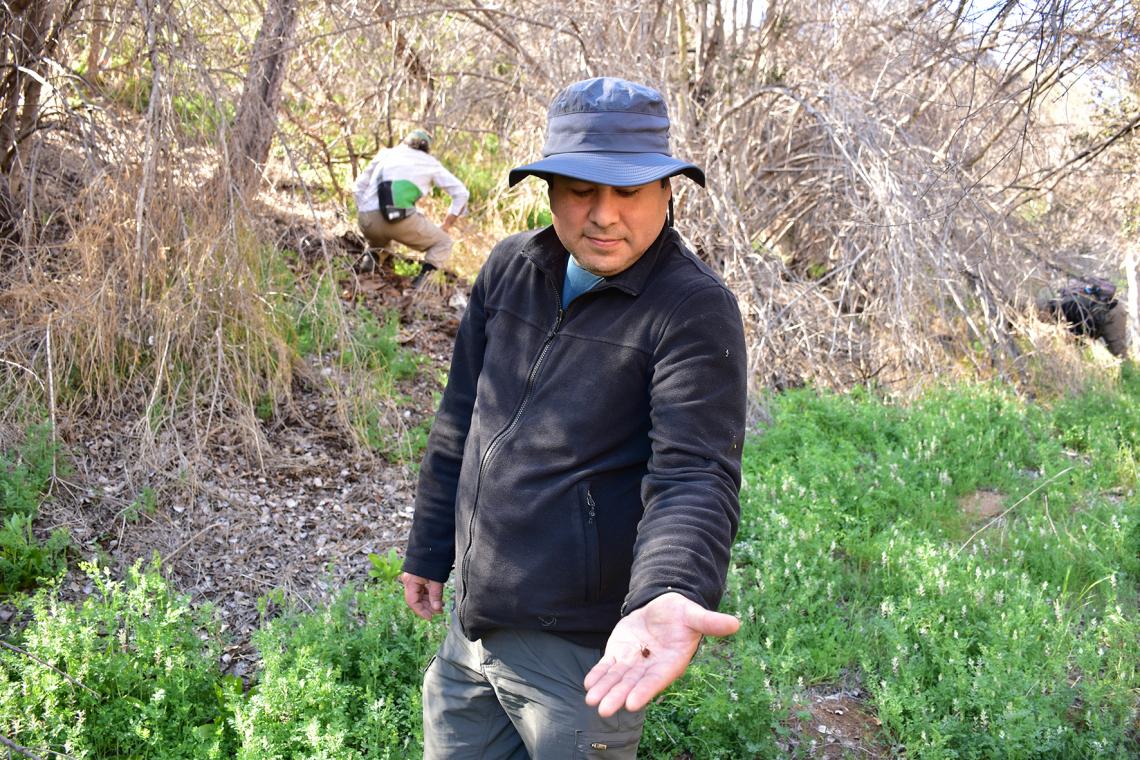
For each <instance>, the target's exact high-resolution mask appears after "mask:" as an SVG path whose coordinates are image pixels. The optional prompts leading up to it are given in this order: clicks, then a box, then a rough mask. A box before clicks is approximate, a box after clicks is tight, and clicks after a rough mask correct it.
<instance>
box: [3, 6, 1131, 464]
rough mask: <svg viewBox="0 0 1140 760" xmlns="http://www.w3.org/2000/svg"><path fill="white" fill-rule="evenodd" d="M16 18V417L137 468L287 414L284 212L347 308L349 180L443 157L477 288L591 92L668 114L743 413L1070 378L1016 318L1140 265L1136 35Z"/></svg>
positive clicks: (800, 12)
mask: <svg viewBox="0 0 1140 760" xmlns="http://www.w3.org/2000/svg"><path fill="white" fill-rule="evenodd" d="M7 9H8V11H9V12H8V13H7V14H6V16H5V20H4V22H3V26H2V28H0V33H2V35H3V37H2V39H3V45H4V47H3V53H4V56H5V58H4V60H5V64H6V68H5V69H4V71H3V76H4V77H5V80H4V87H5V89H3V91H2V92H0V94H2V95H3V102H2V103H0V108H3V114H2V117H3V118H2V119H0V124H3V125H5V127H4V131H2V132H0V142H2V144H0V150H2V151H4V155H5V156H6V157H7V158H6V166H7V168H8V171H7V173H6V175H5V177H4V179H5V182H3V183H0V185H3V191H4V192H3V193H2V194H0V211H3V214H2V215H0V222H3V224H2V231H3V233H4V241H5V242H4V243H3V252H2V254H0V256H2V259H0V260H2V262H3V263H2V266H0V358H2V359H3V362H2V364H0V373H2V374H3V379H4V386H5V389H6V390H5V396H6V398H5V400H6V401H14V402H16V403H15V404H13V405H12V408H22V409H27V408H29V404H31V405H35V406H39V407H40V408H45V409H48V410H49V411H50V412H51V413H52V414H53V415H54V414H56V413H57V412H58V411H59V410H60V408H61V407H66V412H67V414H69V415H75V414H79V415H83V414H86V415H108V414H110V415H119V414H127V415H133V416H134V418H135V419H136V420H138V430H139V439H140V440H141V441H143V442H144V443H145V442H146V441H149V440H153V435H154V431H156V430H159V429H161V428H162V427H163V425H164V424H173V423H174V421H175V420H177V422H178V424H179V425H188V426H189V427H188V429H189V430H190V431H191V432H190V433H189V437H190V439H191V440H193V441H195V442H196V443H195V444H194V447H201V446H203V445H208V442H209V440H210V439H211V437H212V436H214V435H215V434H218V433H219V431H223V430H224V431H227V433H226V434H227V435H229V434H231V433H232V434H237V435H238V436H239V437H241V438H242V439H243V440H246V441H247V442H249V444H250V446H251V448H252V449H253V450H255V451H256V450H257V449H258V448H259V447H261V446H263V445H264V442H263V440H262V438H261V437H259V433H258V432H257V431H258V429H259V426H258V424H257V421H256V420H255V418H254V416H253V414H252V411H251V410H252V408H253V406H254V405H255V404H256V403H257V401H258V400H259V399H264V398H268V399H270V400H272V402H273V403H274V404H275V405H281V404H288V403H289V398H290V389H291V385H292V382H293V380H294V379H295V378H296V377H297V376H298V375H303V374H304V373H305V372H306V369H305V364H304V363H303V362H300V361H298V357H297V356H296V352H295V350H294V348H293V347H292V346H291V345H290V344H289V341H288V339H287V332H288V329H287V327H286V326H284V325H283V324H282V323H281V320H280V314H279V312H278V311H276V307H275V305H274V299H273V298H271V297H267V294H266V293H265V292H264V290H265V288H266V287H268V286H267V285H266V283H267V282H269V280H268V279H267V276H266V272H265V267H266V266H267V262H268V261H270V260H271V259H273V256H271V255H269V254H268V253H267V250H268V248H272V247H274V245H275V243H276V241H274V240H269V239H266V238H264V237H262V236H261V234H260V230H262V229H264V227H265V225H264V223H263V222H262V221H261V220H263V219H265V218H267V217H270V216H272V215H274V214H280V213H284V211H283V209H282V208H281V207H280V203H281V202H282V201H283V200H284V201H285V202H288V203H289V204H290V205H291V208H290V209H289V211H288V213H289V214H291V215H293V216H295V217H299V218H303V219H306V220H307V222H306V223H307V224H311V225H312V227H313V229H314V230H315V234H314V235H313V237H312V239H311V240H310V244H311V249H310V251H309V254H308V264H309V267H308V269H307V270H306V271H311V272H315V273H316V274H315V276H317V277H334V276H335V274H334V273H335V272H336V271H337V267H338V266H339V267H340V270H339V271H341V272H343V270H344V262H343V260H342V259H343V256H341V253H340V248H339V246H338V244H337V240H338V239H342V236H343V235H344V234H345V233H346V232H347V231H350V230H351V227H352V219H351V217H350V215H349V210H348V209H349V206H348V202H349V197H348V193H347V187H348V183H349V182H350V180H351V179H352V177H353V176H354V175H355V173H356V171H358V170H359V168H361V167H362V165H363V163H364V162H365V161H367V159H368V157H369V155H370V154H371V153H372V151H374V150H375V149H376V148H377V147H379V146H381V145H386V144H391V143H392V142H394V141H395V140H396V139H398V138H399V137H400V136H401V135H402V134H403V132H404V131H405V130H406V129H407V128H408V127H409V126H411V125H422V126H425V127H427V128H429V129H433V130H434V131H435V132H436V133H437V135H438V137H439V140H438V141H437V142H438V145H439V148H438V152H441V153H442V154H444V156H445V157H446V158H447V160H448V161H449V163H450V164H451V165H453V166H458V167H460V168H461V169H462V170H463V171H462V172H461V173H466V174H467V175H468V176H469V177H471V178H472V179H474V180H476V181H477V187H478V194H477V197H476V200H475V203H474V204H473V209H472V216H471V217H470V220H469V221H468V222H467V226H466V229H465V232H464V235H463V238H462V239H461V241H460V246H459V260H460V261H466V262H468V265H467V266H466V271H464V274H470V273H472V272H473V271H474V270H475V268H477V264H478V261H479V260H480V257H481V256H482V255H484V254H485V252H486V250H487V249H488V248H489V246H490V244H491V243H492V242H493V241H494V240H496V239H497V238H499V237H500V236H502V235H503V234H506V233H508V232H512V231H514V230H517V229H519V228H521V227H522V226H524V225H525V224H526V222H527V219H528V217H529V216H531V215H533V213H534V212H535V211H536V210H540V209H541V208H542V207H543V204H544V197H543V190H542V187H541V183H540V182H537V181H533V180H532V181H528V182H526V183H523V185H522V186H521V187H519V188H517V189H515V190H511V191H508V190H507V189H506V187H505V169H506V168H508V167H509V166H511V165H514V164H516V163H519V162H522V161H525V160H528V159H530V158H532V157H533V156H534V155H536V154H537V152H538V150H539V146H540V144H541V140H542V131H543V123H544V111H545V106H546V103H547V102H548V101H549V99H550V97H551V96H552V95H553V94H554V92H555V91H556V90H557V89H558V88H560V87H561V86H562V85H563V84H565V83H567V82H569V81H572V80H574V79H578V78H581V77H585V76H592V75H601V74H617V75H622V76H627V77H630V78H636V79H641V80H644V81H647V82H649V83H652V84H653V85H655V86H657V87H659V88H660V89H662V90H663V91H664V92H665V93H666V96H667V99H668V100H669V102H670V104H671V108H672V113H673V118H674V129H673V141H674V149H675V152H677V153H678V154H680V155H683V156H685V157H687V158H689V159H691V160H694V161H695V162H697V163H700V164H702V165H703V166H704V167H705V168H706V170H707V171H708V175H709V178H710V187H709V189H708V191H707V192H702V191H699V190H697V189H696V188H695V187H692V186H689V185H688V183H685V182H682V181H678V182H677V184H676V190H677V192H678V211H679V220H680V221H679V225H680V228H681V230H682V231H683V232H684V234H685V235H686V236H687V237H688V238H689V239H690V240H691V241H692V243H693V244H694V246H695V247H696V249H697V250H698V251H699V252H700V253H701V255H703V256H704V257H705V258H706V259H707V260H708V261H709V262H710V263H712V264H713V265H714V266H715V267H716V268H718V269H719V270H721V271H722V272H723V273H724V275H725V277H726V278H727V280H728V281H729V282H730V283H731V284H732V286H733V287H734V289H735V290H736V292H737V293H738V294H739V295H740V298H741V303H742V306H743V308H744V311H745V313H746V318H747V322H748V328H749V332H750V343H751V345H750V348H751V352H750V361H751V364H752V368H753V375H754V378H755V386H756V388H757V389H758V390H759V389H762V388H780V387H788V386H794V385H798V384H803V383H815V384H820V385H826V386H832V387H845V386H848V385H850V384H852V383H855V382H877V383H880V384H882V385H884V386H886V387H888V388H891V389H895V390H899V391H902V390H905V389H907V388H909V387H913V386H915V385H916V384H921V383H923V382H925V381H927V380H931V379H936V378H941V377H945V376H947V375H949V374H953V373H962V374H966V375H972V376H978V375H990V374H998V375H1000V376H1003V377H1006V378H1008V379H1010V380H1012V381H1015V382H1020V383H1024V384H1026V385H1031V384H1033V383H1036V382H1038V381H1040V380H1042V378H1043V377H1044V376H1046V375H1048V370H1047V368H1048V367H1051V366H1056V365H1062V366H1065V367H1070V366H1076V361H1075V360H1074V358H1073V357H1075V356H1076V354H1075V353H1074V350H1073V348H1072V344H1071V342H1070V341H1068V340H1067V339H1063V338H1062V339H1055V338H1054V337H1052V336H1055V335H1056V334H1057V331H1056V330H1053V331H1052V332H1050V329H1051V328H1045V327H1044V326H1042V325H1040V323H1037V322H1036V321H1035V320H1034V319H1033V317H1032V316H1031V311H1032V309H1031V306H1030V304H1031V299H1032V296H1033V294H1034V291H1035V290H1036V289H1038V288H1039V287H1043V286H1050V285H1053V284H1055V283H1056V282H1057V281H1058V280H1060V279H1063V278H1067V277H1068V276H1069V275H1071V274H1081V273H1087V272H1095V273H1097V274H1101V275H1107V276H1110V277H1115V278H1116V279H1117V280H1122V262H1123V261H1124V257H1125V253H1126V250H1127V246H1128V245H1129V244H1135V240H1134V239H1131V240H1130V239H1129V237H1128V235H1130V234H1131V235H1133V236H1134V234H1135V232H1134V226H1133V227H1130V226H1129V224H1130V223H1131V224H1133V225H1134V224H1135V221H1134V218H1132V217H1129V216H1128V215H1129V214H1133V215H1135V214H1136V208H1137V199H1136V197H1135V191H1134V190H1132V189H1131V187H1130V185H1129V183H1128V182H1127V181H1126V180H1127V178H1130V177H1132V176H1133V173H1134V172H1135V169H1136V166H1135V148H1134V146H1133V142H1134V141H1133V140H1132V138H1133V135H1134V133H1135V131H1136V127H1137V121H1136V118H1137V116H1136V114H1137V106H1136V102H1135V99H1134V87H1135V80H1134V76H1135V74H1136V72H1137V70H1138V66H1137V59H1136V55H1137V28H1136V17H1137V15H1136V13H1135V6H1134V4H1133V3H1132V2H1130V1H1129V2H1123V3H1110V4H1104V3H1096V2H1092V1H1091V0H1088V1H1087V2H1068V3H1064V4H1063V5H1062V4H1059V3H1055V2H1047V1H1046V0H1040V1H1039V2H1036V3H1032V4H1024V3H1020V4H1019V3H1005V4H1000V5H994V6H992V7H990V6H988V5H985V4H981V5H975V4H970V3H965V2H961V3H946V2H921V3H901V2H900V3H885V4H869V3H854V4H852V3H835V2H830V0H812V1H811V2H798V3H791V2H784V1H782V0H777V2H772V3H767V4H759V3H753V2H751V0H734V1H733V2H725V1H718V2H695V3H694V2H682V3H674V4H667V3H661V2H659V3H646V4H629V5H618V6H614V5H613V4H612V3H601V2H585V3H576V4H573V5H572V6H571V5H565V6H557V5H555V6H551V5H550V4H549V3H541V4H540V3H535V2H532V1H531V0H513V1H512V2H509V3H506V4H502V3H500V4H497V5H495V6H489V5H484V4H481V3H478V2H475V3H471V4H468V5H458V6H456V5H452V4H437V3H421V4H418V5H416V6H414V7H402V6H397V5H395V4H390V3H380V4H364V5H362V4H358V3H355V2H340V1H339V0H338V1H334V2H330V3H321V4H311V3H300V4H298V3H295V2H291V1H288V0H278V2H276V3H271V4H270V5H269V6H268V8H267V9H262V8H261V7H260V6H257V5H255V4H252V3H248V2H222V1H221V0H219V1H218V2H215V3H211V4H196V5H195V6H194V7H193V9H191V8H190V7H182V6H178V5H175V4H170V3H158V4H143V5H136V4H133V3H125V2H118V1H117V0H87V1H84V0H70V2H52V3H44V4H26V3H9V4H8V5H7ZM258 30H260V31H258ZM1102 80H1103V81H1109V80H1111V81H1112V82H1113V85H1112V86H1114V87H1116V88H1117V90H1116V91H1115V94H1114V95H1113V96H1112V97H1102V98H1101V100H1100V102H1101V103H1102V105H1103V107H1102V109H1101V111H1100V112H1095V111H1093V110H1088V108H1086V109H1085V110H1086V112H1087V113H1088V114H1089V118H1086V119H1084V123H1082V124H1081V125H1079V129H1078V128H1075V127H1074V126H1073V125H1072V124H1071V123H1070V122H1071V119H1068V120H1067V119H1066V118H1062V115H1059V108H1060V106H1059V105H1058V104H1059V103H1060V102H1061V99H1062V98H1063V96H1065V95H1066V93H1070V94H1071V93H1073V92H1075V91H1076V89H1079V88H1080V87H1082V86H1085V83H1089V82H1093V83H1096V82H1099V81H1102ZM1071 100H1072V102H1074V103H1075V102H1077V99H1076V97H1075V96H1073V97H1072V98H1071ZM1089 108H1091V107H1089ZM17 125H18V126H17ZM274 127H275V128H274ZM267 129H268V131H267ZM266 134H268V135H269V136H270V137H271V138H272V140H273V148H272V151H271V152H269V153H268V155H267V154H266V151H267V150H269V143H268V142H267V139H266ZM251 171H252V172H253V174H249V173H248V172H251ZM250 177H252V180H251V179H250ZM480 177H486V178H490V179H480ZM246 187H252V188H253V189H254V190H255V191H256V190H257V189H258V188H260V189H261V191H262V192H263V193H265V194H264V195H262V197H261V198H260V199H258V198H257V197H256V196H254V195H251V194H249V193H246V192H244V189H245V188H246ZM235 190H236V192H235ZM1130 219H1132V221H1131V222H1130ZM314 264H315V265H316V266H315V267H314V266H312V265H314ZM1122 284H1123V282H1122ZM339 318H340V317H338V319H339ZM347 329H348V328H347V325H346V323H344V322H343V321H341V323H340V324H339V326H338V327H337V333H338V335H340V336H342V337H343V335H344V334H345V332H346V330H347ZM1066 372H1067V370H1066ZM1067 377H1068V375H1067V374H1066V375H1065V378H1067ZM1046 379H1047V378H1046ZM1064 382H1067V379H1063V380H1062V381H1057V382H1056V383H1055V384H1057V385H1062V384H1063V383H1064ZM342 390H343V389H342ZM352 390H353V391H354V392H355V391H358V390H359V387H357V388H353V389H352Z"/></svg>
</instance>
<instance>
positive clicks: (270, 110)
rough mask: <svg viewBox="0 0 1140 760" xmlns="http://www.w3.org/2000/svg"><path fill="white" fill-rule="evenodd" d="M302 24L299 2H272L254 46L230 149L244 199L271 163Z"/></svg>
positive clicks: (236, 185)
mask: <svg viewBox="0 0 1140 760" xmlns="http://www.w3.org/2000/svg"><path fill="white" fill-rule="evenodd" d="M296 24H297V0H270V2H269V3H268V5H267V6H266V9H265V18H264V19H262V22H261V31H259V32H258V33H257V40H256V41H255V42H254V45H253V56H252V58H251V60H250V64H249V72H248V73H247V74H246V78H245V86H244V88H243V90H242V95H241V100H240V101H239V102H238V109H237V116H236V118H235V119H234V125H233V131H232V133H231V135H230V140H229V146H228V147H229V152H228V159H229V170H230V180H231V182H232V183H233V186H234V188H235V189H236V190H237V191H238V193H240V194H242V195H244V194H246V193H248V192H250V191H251V190H254V189H256V187H257V183H258V181H259V179H260V177H261V170H262V169H263V168H264V166H265V162H266V160H268V158H269V148H270V146H271V145H272V143H273V135H274V133H275V132H276V131H277V108H278V106H279V105H280V103H281V85H282V84H283V83H284V81H285V72H286V69H287V68H288V65H289V55H290V53H292V44H293V33H294V31H295V29H296Z"/></svg>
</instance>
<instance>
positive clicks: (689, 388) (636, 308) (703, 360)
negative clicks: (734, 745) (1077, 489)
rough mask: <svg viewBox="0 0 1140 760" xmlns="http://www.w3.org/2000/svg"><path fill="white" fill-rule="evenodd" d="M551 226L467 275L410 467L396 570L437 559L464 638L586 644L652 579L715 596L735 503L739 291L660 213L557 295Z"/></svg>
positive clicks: (421, 571) (741, 372)
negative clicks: (593, 281)
mask: <svg viewBox="0 0 1140 760" xmlns="http://www.w3.org/2000/svg"><path fill="white" fill-rule="evenodd" d="M568 255H569V254H568V253H567V252H566V250H565V248H563V246H562V245H561V243H560V242H559V240H558V237H557V235H556V234H555V232H554V230H553V228H546V229H544V230H541V231H538V232H527V233H522V234H519V235H514V236H512V237H510V238H507V239H506V240H504V241H503V242H502V243H500V244H499V245H498V246H496V247H495V249H494V250H493V251H492V253H491V255H490V257H489V259H488V260H487V262H486V263H485V264H484V266H483V268H482V270H481V271H480V273H479V276H478V278H477V279H476V281H475V285H474V288H473V289H472V293H471V299H470V302H469V305H468V307H467V311H466V313H465V314H464V316H463V320H462V322H461V324H460V328H459V333H458V335H457V338H456V345H455V353H454V356H453V358H452V363H451V371H450V374H449V377H448V383H447V388H446V390H445V391H444V394H443V400H442V402H441V404H440V408H439V412H438V414H437V416H436V419H435V423H434V425H433V426H432V430H431V435H430V436H429V439H428V448H427V454H426V455H425V457H424V461H423V465H422V467H421V470H420V479H419V488H418V491H417V494H416V508H415V517H414V519H413V524H412V531H411V536H410V538H409V542H408V550H407V556H406V559H405V562H404V569H405V570H406V571H407V572H409V573H412V574H414V575H419V576H421V577H424V578H429V579H432V580H437V581H445V580H446V579H447V577H448V575H449V574H450V572H451V570H452V567H453V566H454V567H455V569H456V572H457V577H456V583H455V586H456V603H457V612H458V617H459V622H460V625H461V627H462V629H463V632H464V634H465V635H466V636H467V637H468V638H470V639H472V640H475V639H477V638H479V637H480V636H482V635H483V634H484V633H486V632H488V631H490V630H494V629H497V628H529V629H540V630H547V631H550V632H553V633H557V634H560V635H562V636H565V637H567V638H570V639H573V640H576V641H580V642H582V643H589V644H591V645H594V646H601V645H602V644H603V643H604V641H605V639H606V638H607V637H608V636H609V633H610V631H611V630H612V629H613V627H614V625H615V624H616V623H617V621H618V620H619V618H620V617H621V615H623V614H625V613H627V612H629V611H631V610H634V609H637V608H638V607H640V606H642V605H644V604H645V603H646V602H648V601H650V600H651V599H653V598H654V597H657V596H659V595H661V594H663V593H666V592H667V591H676V592H679V593H681V594H684V595H685V596H687V597H689V598H690V599H692V600H694V601H696V602H698V603H699V604H701V605H703V606H705V607H707V608H709V609H715V608H716V606H717V604H718V603H719V602H720V598H721V596H722V595H723V593H724V581H725V576H726V574H727V570H728V558H729V547H730V546H731V544H732V540H733V538H734V537H735V535H736V529H737V526H738V523H739V518H740V503H739V499H738V495H739V489H740V456H741V446H742V444H743V439H744V417H745V394H746V390H745V386H746V379H745V377H746V358H745V347H744V333H743V326H742V324H741V318H740V311H739V309H738V307H737V304H736V299H735V298H734V297H733V295H732V293H731V292H730V291H729V290H728V289H727V288H726V287H725V286H724V284H723V283H722V282H721V281H720V280H719V279H718V278H717V276H716V275H714V274H713V273H712V272H711V271H710V270H709V269H708V267H706V266H705V265H704V264H703V263H702V262H701V261H700V260H698V259H697V258H696V256H694V255H693V253H692V252H691V251H689V250H688V249H686V248H685V246H684V245H683V243H682V241H681V238H680V236H679V235H678V234H677V233H676V232H675V231H674V230H672V229H671V228H668V227H665V228H663V230H662V232H661V235H660V236H658V238H657V240H656V241H655V242H654V243H653V245H651V246H650V248H649V249H648V250H647V251H646V252H645V254H643V255H642V257H641V258H640V259H638V260H637V262H635V263H634V264H633V266H631V267H630V268H629V269H627V270H625V271H624V272H622V273H620V274H618V275H616V276H614V277H611V278H608V279H607V280H605V281H604V282H602V283H599V284H598V285H597V286H595V288H594V289H593V290H591V291H589V292H587V293H584V294H583V295H581V296H579V297H578V298H577V299H575V300H574V302H573V303H571V304H570V306H569V307H568V308H567V309H565V310H563V309H562V307H561V292H562V281H563V278H564V277H565V272H566V260H567V256H568Z"/></svg>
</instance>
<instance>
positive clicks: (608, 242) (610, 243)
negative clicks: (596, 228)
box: [586, 235, 621, 248]
mask: <svg viewBox="0 0 1140 760" xmlns="http://www.w3.org/2000/svg"><path fill="white" fill-rule="evenodd" d="M586 239H587V240H589V241H590V242H591V243H593V244H594V245H596V246H598V247H599V248H612V247H614V246H616V245H617V244H618V243H620V242H621V239H620V238H598V237H590V236H589V235H587V236H586Z"/></svg>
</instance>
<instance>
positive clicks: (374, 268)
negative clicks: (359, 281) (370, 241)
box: [352, 251, 388, 274]
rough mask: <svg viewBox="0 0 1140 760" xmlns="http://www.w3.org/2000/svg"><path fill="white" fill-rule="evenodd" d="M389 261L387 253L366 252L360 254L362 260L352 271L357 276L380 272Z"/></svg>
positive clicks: (353, 266)
mask: <svg viewBox="0 0 1140 760" xmlns="http://www.w3.org/2000/svg"><path fill="white" fill-rule="evenodd" d="M387 259H388V254H387V252H386V251H365V252H364V253H362V254H360V258H359V259H357V260H356V263H355V264H353V265H352V271H354V272H356V273H357V274H371V273H373V272H379V271H380V269H381V268H382V267H383V266H384V262H385V261H387Z"/></svg>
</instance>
